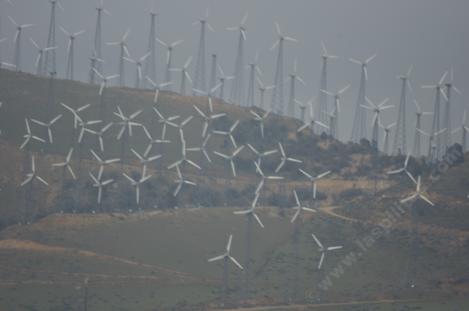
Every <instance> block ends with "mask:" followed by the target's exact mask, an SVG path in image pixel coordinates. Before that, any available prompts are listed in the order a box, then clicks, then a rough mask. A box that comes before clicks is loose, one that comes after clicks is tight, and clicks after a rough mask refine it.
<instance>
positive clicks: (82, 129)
mask: <svg viewBox="0 0 469 311" xmlns="http://www.w3.org/2000/svg"><path fill="white" fill-rule="evenodd" d="M77 122H78V127H79V128H80V133H79V134H78V139H77V142H78V143H79V144H81V142H82V140H83V136H84V135H85V133H91V129H89V128H88V126H90V125H96V124H99V123H101V122H102V121H101V120H92V121H84V120H82V119H80V120H78V121H77Z"/></svg>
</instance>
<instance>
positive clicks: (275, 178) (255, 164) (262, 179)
mask: <svg viewBox="0 0 469 311" xmlns="http://www.w3.org/2000/svg"><path fill="white" fill-rule="evenodd" d="M254 166H255V167H256V173H258V174H259V175H260V176H261V181H260V182H259V184H258V185H257V188H256V192H255V193H256V194H259V193H260V192H261V190H262V188H263V187H264V185H265V181H266V180H280V179H283V177H281V176H265V174H264V172H263V171H262V169H261V166H260V164H257V162H256V161H254Z"/></svg>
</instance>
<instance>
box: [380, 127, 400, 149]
mask: <svg viewBox="0 0 469 311" xmlns="http://www.w3.org/2000/svg"><path fill="white" fill-rule="evenodd" d="M396 124H397V123H396V122H394V123H391V124H389V125H388V126H384V125H382V124H381V127H382V128H383V130H384V138H383V153H384V154H389V134H390V133H391V130H392V128H393V127H395V126H396Z"/></svg>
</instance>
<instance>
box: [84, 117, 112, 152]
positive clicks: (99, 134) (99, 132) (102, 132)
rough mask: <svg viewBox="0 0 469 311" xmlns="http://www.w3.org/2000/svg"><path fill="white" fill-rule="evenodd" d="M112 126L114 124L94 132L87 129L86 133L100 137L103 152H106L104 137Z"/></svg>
mask: <svg viewBox="0 0 469 311" xmlns="http://www.w3.org/2000/svg"><path fill="white" fill-rule="evenodd" d="M112 124H113V123H112V122H110V123H108V124H106V125H105V126H104V127H103V128H101V129H100V130H98V131H94V130H90V129H87V128H85V131H86V132H89V133H91V134H94V135H96V136H98V142H99V148H100V150H101V152H104V139H103V136H104V134H106V132H107V131H108V130H109V129H110V128H111V126H112Z"/></svg>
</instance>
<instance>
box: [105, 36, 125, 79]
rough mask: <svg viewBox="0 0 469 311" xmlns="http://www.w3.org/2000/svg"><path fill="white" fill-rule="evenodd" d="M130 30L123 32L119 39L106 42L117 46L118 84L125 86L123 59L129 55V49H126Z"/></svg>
mask: <svg viewBox="0 0 469 311" xmlns="http://www.w3.org/2000/svg"><path fill="white" fill-rule="evenodd" d="M129 33H130V30H129V29H127V31H126V32H125V33H124V35H123V36H122V38H121V40H120V41H116V42H108V43H106V44H107V45H110V46H119V49H120V52H119V53H120V54H119V86H121V87H122V86H125V59H126V58H128V57H130V53H129V50H128V49H127V37H128V36H129Z"/></svg>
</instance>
